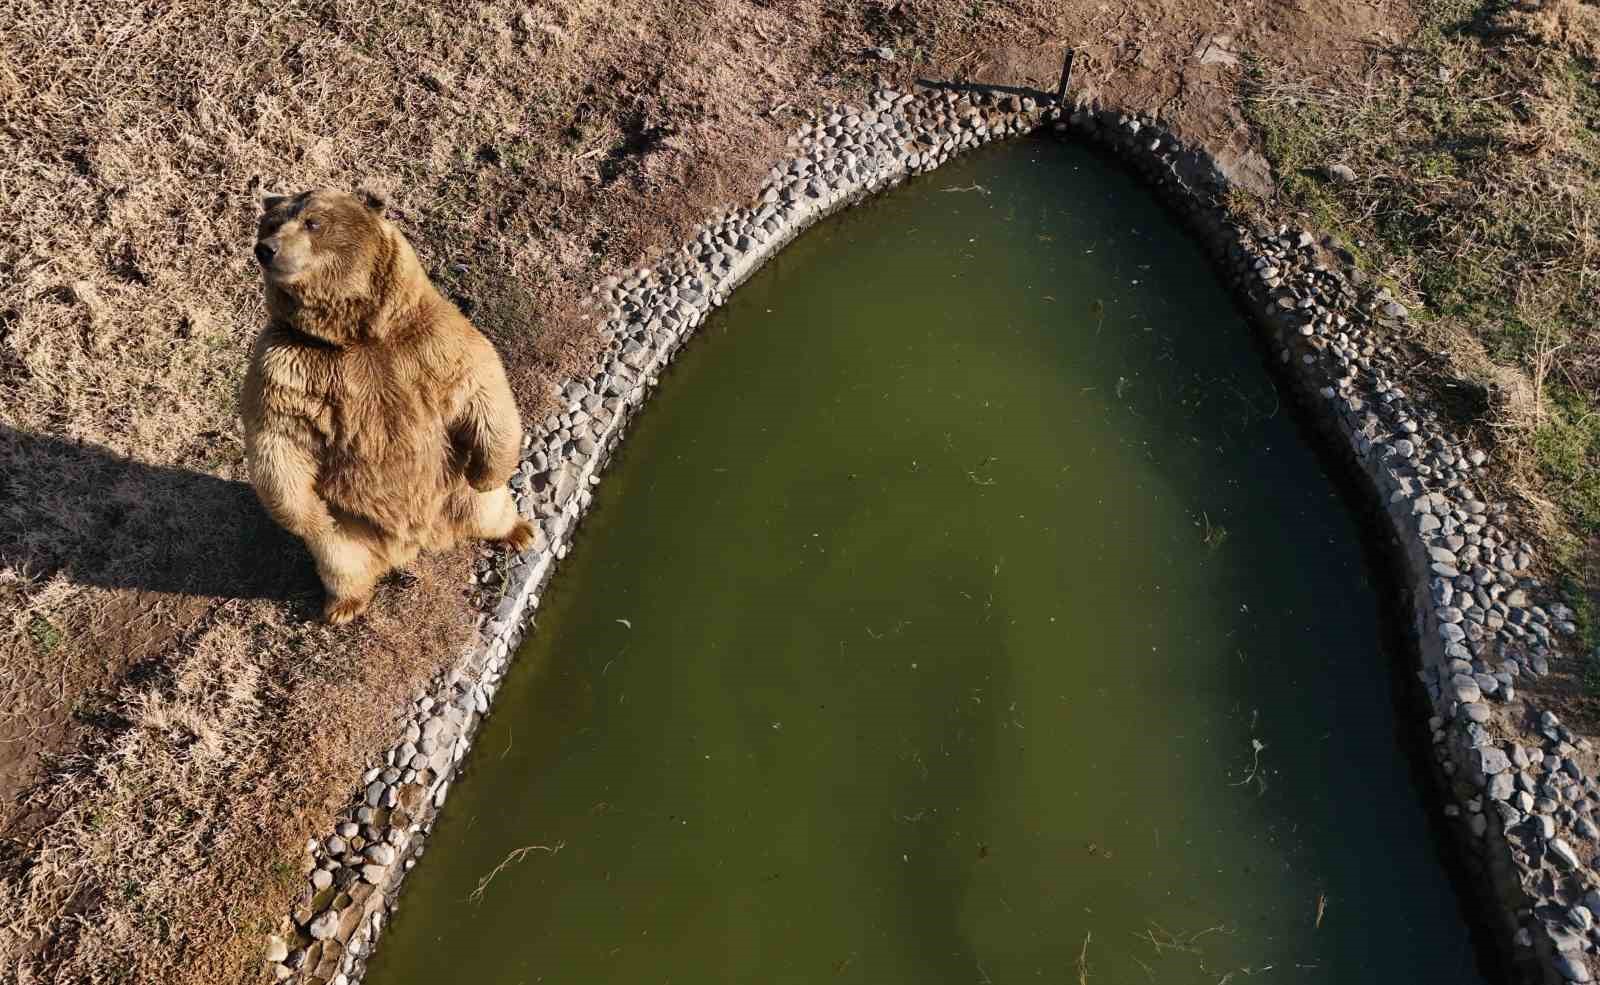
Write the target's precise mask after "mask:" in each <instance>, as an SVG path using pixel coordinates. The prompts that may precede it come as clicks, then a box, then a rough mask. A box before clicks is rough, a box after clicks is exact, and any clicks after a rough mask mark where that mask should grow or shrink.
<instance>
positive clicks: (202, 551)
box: [0, 426, 321, 604]
mask: <svg viewBox="0 0 1600 985" xmlns="http://www.w3.org/2000/svg"><path fill="white" fill-rule="evenodd" d="M0 567H4V568H10V569H12V570H14V571H17V572H18V573H20V574H22V575H23V576H24V577H27V578H29V579H41V580H42V579H44V578H47V577H50V576H53V575H57V574H59V575H62V576H64V577H65V578H67V579H68V580H69V581H72V582H74V583H77V584H84V585H95V586H100V587H105V588H118V589H135V590H144V591H155V592H168V593H174V594H183V595H196V596H212V597H219V598H240V599H274V600H280V601H295V602H297V603H301V604H304V603H307V602H314V601H315V600H316V599H317V598H318V597H319V596H320V593H321V586H320V584H319V583H318V581H317V577H316V572H315V570H314V567H313V565H312V561H311V556H310V554H309V553H308V552H307V551H306V549H305V546H304V545H303V544H302V543H301V542H300V540H299V539H298V538H296V537H294V536H293V535H292V534H290V533H288V532H287V531H285V530H284V529H282V528H281V527H279V526H278V525H277V524H276V523H275V522H273V520H272V518H271V516H269V515H268V514H267V512H266V510H265V509H263V508H262V506H261V504H260V502H259V501H258V500H257V499H256V496H255V491H254V490H253V489H251V488H250V486H249V484H248V483H244V482H237V481H233V480H229V479H221V478H218V477H216V476H212V475H206V474H204V473H202V472H194V471H190V470H187V469H180V468H172V467H168V466H160V465H147V464H144V463H142V462H138V461H134V460H133V459H130V458H126V457H124V456H122V455H118V454H117V453H115V452H113V451H111V450H110V449H107V448H102V447H99V446H96V445H93V444H87V443H77V442H72V441H66V440H63V439H61V438H55V437H48V436H44V435H36V434H27V433H24V432H20V431H17V430H14V429H12V428H8V427H4V426H0Z"/></svg>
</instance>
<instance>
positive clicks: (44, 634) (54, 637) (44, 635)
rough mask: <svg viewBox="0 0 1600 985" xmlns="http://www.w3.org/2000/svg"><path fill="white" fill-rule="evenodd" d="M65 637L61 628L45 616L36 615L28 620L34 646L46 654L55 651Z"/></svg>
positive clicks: (30, 637) (29, 634)
mask: <svg viewBox="0 0 1600 985" xmlns="http://www.w3.org/2000/svg"><path fill="white" fill-rule="evenodd" d="M63 638H64V637H63V636H62V633H61V630H60V629H58V628H57V627H56V626H55V624H53V623H51V622H50V620H48V619H46V618H45V617H44V616H40V615H35V616H34V617H33V618H32V619H31V620H29V622H28V639H30V640H32V641H33V645H34V648H35V649H37V650H38V651H39V652H40V653H42V654H44V655H45V656H49V655H50V654H52V653H54V652H55V651H56V648H57V647H59V646H60V645H61V641H62V639H63Z"/></svg>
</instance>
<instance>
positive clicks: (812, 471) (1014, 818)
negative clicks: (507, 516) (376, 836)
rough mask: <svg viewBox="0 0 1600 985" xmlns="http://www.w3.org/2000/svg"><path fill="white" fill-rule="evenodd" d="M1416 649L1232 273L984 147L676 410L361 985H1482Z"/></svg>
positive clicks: (799, 273)
mask: <svg viewBox="0 0 1600 985" xmlns="http://www.w3.org/2000/svg"><path fill="white" fill-rule="evenodd" d="M1392 646H1393V643H1392V641H1391V639H1390V637H1389V635H1387V634H1386V633H1385V632H1384V630H1383V627H1382V625H1381V624H1380V619H1379V606H1378V601H1377V589H1376V588H1375V586H1374V583H1373V580H1372V579H1371V577H1369V567H1368V560H1367V559H1366V558H1365V557H1364V556H1363V552H1362V548H1361V544H1360V541H1359V537H1358V531H1357V528H1356V525H1355V522H1354V519H1353V518H1352V516H1351V514H1350V513H1349V511H1348V510H1347V509H1346V507H1345V506H1344V505H1343V503H1342V502H1341V500H1340V499H1339V498H1338V496H1336V494H1335V490H1334V487H1333V485H1332V483H1331V482H1330V480H1329V478H1328V477H1327V476H1326V475H1325V474H1324V472H1323V468H1322V466H1321V465H1320V464H1319V462H1318V459H1317V457H1316V456H1315V455H1313V454H1312V452H1311V451H1310V449H1309V448H1308V447H1307V445H1306V442H1305V439H1304V438H1303V436H1302V435H1300V434H1298V433H1297V431H1296V427H1295V424H1294V422H1293V421H1292V420H1291V419H1290V415H1289V414H1288V413H1287V411H1286V410H1285V409H1284V408H1283V407H1281V406H1280V400H1279V397H1278V395H1277V393H1276V391H1275V390H1274V387H1273V385H1272V383H1271V381H1270V379H1269V377H1268V375H1267V374H1266V372H1265V370H1264V368H1263V366H1262V365H1261V361H1260V357H1259V356H1258V354H1257V352H1256V351H1255V349H1254V348H1253V347H1252V345H1251V342H1250V337H1249V333H1248V331H1247V329H1246V327H1245V325H1244V324H1243V323H1242V322H1241V320H1240V318H1239V317H1238V315H1237V314H1236V313H1235V312H1234V310H1233V309H1232V308H1231V307H1230V305H1229V302H1228V300H1227V298H1226V296H1225V295H1224V293H1223V291H1222V290H1221V289H1220V287H1219V286H1218V285H1217V284H1216V282H1215V281H1214V279H1213V278H1212V276H1211V274H1210V272H1209V270H1208V268H1207V266H1206V264H1205V263H1204V260H1203V258H1202V256H1201V255H1200V253H1199V251H1198V250H1197V249H1196V248H1195V247H1194V246H1193V245H1192V244H1190V243H1189V242H1188V241H1187V240H1186V239H1185V238H1184V237H1183V235H1182V234H1181V233H1180V232H1179V230H1178V229H1177V228H1176V227H1175V226H1174V225H1173V224H1172V223H1171V222H1170V221H1169V219H1168V218H1167V217H1166V216H1165V215H1163V214H1162V213H1161V212H1160V210H1159V209H1158V207H1157V206H1156V205H1155V203H1154V202H1153V201H1152V200H1151V199H1150V198H1149V197H1148V195H1147V194H1146V193H1145V192H1144V191H1143V190H1142V189H1140V188H1139V187H1137V186H1136V185H1135V184H1134V183H1133V182H1132V181H1131V180H1129V179H1128V178H1126V177H1125V176H1123V175H1122V174H1120V173H1119V172H1117V171H1116V170H1114V169H1112V168H1111V167H1109V166H1108V165H1106V164H1105V163H1103V162H1102V161H1101V160H1099V159H1098V158H1096V157H1094V156H1092V155H1091V154H1090V153H1088V152H1086V151H1084V150H1081V149H1078V148H1074V147H1071V146H1063V145H1060V144H1056V143H1052V142H1038V141H1029V142H1018V143H1014V144H1011V145H1009V146H1004V147H996V148H991V149H989V150H987V151H984V152H981V153H978V154H976V155H973V156H971V157H970V158H967V159H964V160H962V161H959V162H955V163H952V164H951V165H948V166H947V167H945V168H944V169H942V170H941V171H939V172H938V173H936V174H933V175H930V176H927V177H925V178H922V179H919V180H917V181H914V182H912V183H911V184H909V185H908V186H906V187H904V188H901V189H898V190H896V191H894V192H892V193H890V194H887V195H885V196H883V197H881V198H880V199H878V200H877V201H875V202H873V203H870V204H868V205H866V206H864V207H862V208H860V209H858V210H855V211H852V212H850V213H847V214H845V215H843V216H841V217H839V218H837V219H835V220H832V221H830V222H829V223H827V224H825V225H823V226H821V227H819V228H817V229H815V230H813V231H811V232H809V233H808V234H806V235H805V236H804V237H803V238H802V239H801V240H800V241H799V242H797V243H796V244H795V245H794V246H792V247H791V248H790V249H788V250H787V251H786V252H785V253H784V254H783V255H782V256H781V257H780V258H778V259H777V260H776V261H774V262H773V263H772V264H771V265H769V266H768V267H767V268H766V269H765V270H763V271H762V272H761V273H760V274H759V275H757V276H756V277H755V278H754V279H752V280H751V281H750V282H749V283H748V284H747V285H746V286H744V287H743V288H741V289H740V290H739V291H738V292H737V293H736V294H735V295H734V297H733V298H732V299H731V301H730V303H729V304H728V305H727V307H726V308H725V309H724V310H723V311H722V312H720V313H718V314H717V315H716V316H714V317H713V318H712V319H711V320H710V322H709V323H708V325H707V326H706V327H705V328H704V329H702V332H701V337H700V338H698V339H697V340H696V341H695V342H694V343H693V345H691V346H690V347H689V349H688V350H687V352H686V353H685V354H684V356H683V358H681V359H680V360H679V361H678V363H677V364H676V365H675V367H674V368H673V370H672V371H671V372H670V373H669V374H668V375H667V377H666V379H665V381H664V385H663V387H662V388H661V393H660V394H659V396H658V397H657V399H656V400H655V401H654V402H653V403H652V404H651V406H650V408H649V409H648V411H647V412H646V413H644V414H643V415H642V417H641V418H640V419H639V421H638V423H637V425H636V426H635V428H634V431H633V433H632V435H631V437H630V438H629V440H628V442H627V443H626V446H625V448H624V449H623V451H622V453H621V454H620V455H619V456H618V458H617V460H616V462H615V463H614V465H613V466H612V468H611V470H610V473H609V476H608V478H607V480H606V482H605V484H604V485H603V486H602V487H601V490H600V493H599V496H598V498H597V501H596V507H595V510H594V512H593V513H591V515H590V517H589V519H588V520H587V521H586V524H585V527H584V529H583V531H582V533H581V535H580V537H579V539H578V542H577V544H576V545H575V548H574V550H573V552H572V554H571V556H570V557H569V558H568V559H567V560H566V561H565V562H564V564H563V568H562V571H561V573H560V575H559V577H558V578H557V579H556V581H555V582H554V584H553V586H552V590H551V591H550V592H549V593H548V594H547V596H546V597H545V599H544V602H543V606H542V608H541V609H540V611H539V621H538V628H537V630H536V632H535V633H534V634H533V637H532V639H531V641H530V642H529V644H528V645H527V646H526V648H525V650H524V652H523V653H522V656H521V658H520V659H519V661H518V663H517V664H516V667H515V670H514V671H513V673H512V674H511V676H510V678H509V680H508V682H507V684H506V686H505V688H504V690H503V692H502V694H501V696H500V698H499V701H498V704H497V711H496V714H495V715H494V716H493V718H492V719H491V720H490V722H489V723H488V724H487V726H486V727H485V730H484V732H483V733H482V735H481V736H480V738H479V741H478V744H477V746H476V748H475V749H474V751H473V753H472V758H471V770H470V771H469V775H468V776H467V777H466V778H465V779H464V780H463V781H462V782H460V783H458V784H457V785H456V787H455V789H454V791H453V793H452V797H451V802H450V804H449V806H448V807H447V808H446V810H445V812H444V815H443V817H442V819H441V821H440V823H439V825H438V827H437V830H436V832H435V834H434V836H433V839H432V841H431V842H430V848H429V851H428V854H427V856H426V859H425V860H424V861H423V863H422V864H421V865H420V866H419V868H418V869H417V871H416V872H415V873H414V875H413V877H412V879H411V880H410V884H409V886H408V888H407V890H406V893H405V897H404V907H403V909H402V911H401V912H400V914H399V915H398V916H397V918H396V920H395V921H394V923H393V925H392V926H391V928H390V932H389V933H388V934H387V935H386V939H385V941H384V942H383V945H382V946H381V947H380V948H379V954H378V957H377V959H376V961H375V962H374V964H373V968H372V970H371V973H370V976H369V980H370V981H371V982H373V983H375V985H406V983H417V985H421V983H429V985H432V983H439V982H457V981H460V982H473V983H475V985H490V983H495V985H499V983H504V985H516V983H535V982H551V983H557V982H571V983H594V982H615V983H641V985H642V983H671V982H677V983H705V982H741V983H743V982H751V983H754V982H761V983H809V982H854V983H863V985H901V983H903V985H932V983H961V985H968V983H993V985H1008V983H1013V982H1023V981H1043V982H1069V983H1070V982H1079V981H1080V970H1085V969H1086V971H1087V974H1088V978H1087V980H1088V981H1089V982H1095V983H1098V982H1105V983H1138V982H1146V981H1149V982H1156V983H1160V985H1175V983H1176V985H1182V983H1206V985H1216V983H1218V982H1219V981H1224V980H1228V981H1234V982H1236V983H1239V982H1243V981H1245V980H1248V981H1251V982H1255V981H1269V982H1272V981H1276V982H1295V983H1323V982H1325V983H1357V982H1359V983H1364V985H1370V983H1385V982H1393V983H1407V985H1412V983H1417V982H1445V981H1449V982H1471V981H1481V980H1482V979H1481V977H1480V975H1479V973H1478V972H1477V971H1476V970H1475V969H1474V962H1473V954H1472V949H1471V947H1470V944H1469V941H1468V936H1467V932H1466V929H1465V925H1464V922H1463V918H1462V915H1461V912H1460V906H1459V904H1458V901H1457V899H1456V897H1455V896H1454V894H1453V892H1452V889H1451V886H1450V884H1449V881H1448V880H1447V878H1446V875H1445V873H1444V871H1443V869H1442V867H1441V864H1440V862H1439V859H1438V857H1437V855H1436V852H1435V849H1434V847H1433V841H1432V834H1431V832H1430V829H1429V827H1428V825H1427V822H1426V816H1425V814H1424V809H1423V805H1422V802H1421V799H1420V796H1419V793H1418V790H1417V788H1416V786H1415V784H1414V782H1413V777H1412V774H1411V771H1410V769H1409V768H1408V762H1407V760H1406V758H1405V757H1404V756H1403V755H1402V753H1401V747H1400V739H1399V738H1398V737H1397V733H1396V729H1397V726H1396V720H1395V714H1394V699H1393V697H1392V694H1393V688H1394V686H1395V684H1394V682H1395V679H1396V677H1397V674H1396V672H1395V669H1394V667H1395V664H1394V661H1395V660H1396V659H1397V654H1396V653H1395V652H1393V650H1392ZM525 846H543V847H541V848H534V849H531V850H530V851H527V852H524V853H520V854H517V855H513V854H512V853H514V852H515V851H516V850H517V849H520V848H523V847H525ZM508 855H510V856H511V860H510V861H509V862H508V863H507V864H506V865H504V867H503V868H500V869H499V871H498V872H497V873H496V874H495V875H494V876H493V879H492V880H491V881H490V882H489V883H488V884H487V886H486V887H485V888H484V891H483V893H482V894H481V897H480V898H478V899H477V900H473V899H471V898H470V897H471V896H472V893H473V890H474V889H475V888H477V887H478V886H479V883H480V880H482V879H483V878H484V877H485V876H486V875H488V874H489V873H491V872H493V871H494V870H495V869H496V866H497V865H499V864H500V863H501V862H502V861H503V860H506V859H507V857H508ZM1319 915H1320V916H1319ZM1319 919H1320V925H1319ZM1080 962H1081V963H1083V964H1082V965H1080ZM1230 974H1231V975H1233V976H1234V977H1233V978H1231V979H1230V978H1228V977H1227V976H1229V975H1230Z"/></svg>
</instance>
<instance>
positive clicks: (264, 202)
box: [261, 192, 290, 213]
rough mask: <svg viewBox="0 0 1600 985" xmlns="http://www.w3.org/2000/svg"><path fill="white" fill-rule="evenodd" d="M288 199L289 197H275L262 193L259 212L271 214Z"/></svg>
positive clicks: (268, 193)
mask: <svg viewBox="0 0 1600 985" xmlns="http://www.w3.org/2000/svg"><path fill="white" fill-rule="evenodd" d="M289 198H290V196H288V195H275V194H273V193H271V192H262V193H261V211H262V212H263V213H267V212H272V211H274V210H275V209H277V208H279V207H280V206H282V205H283V203H284V202H287V201H288V200H289Z"/></svg>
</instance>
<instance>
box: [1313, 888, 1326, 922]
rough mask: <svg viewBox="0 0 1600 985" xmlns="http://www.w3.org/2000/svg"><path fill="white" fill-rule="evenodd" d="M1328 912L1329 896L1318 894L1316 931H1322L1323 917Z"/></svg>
mask: <svg viewBox="0 0 1600 985" xmlns="http://www.w3.org/2000/svg"><path fill="white" fill-rule="evenodd" d="M1326 912H1328V894H1327V893H1318V894H1317V923H1316V928H1315V929H1317V930H1321V929H1322V915H1323V914H1324V913H1326Z"/></svg>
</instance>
